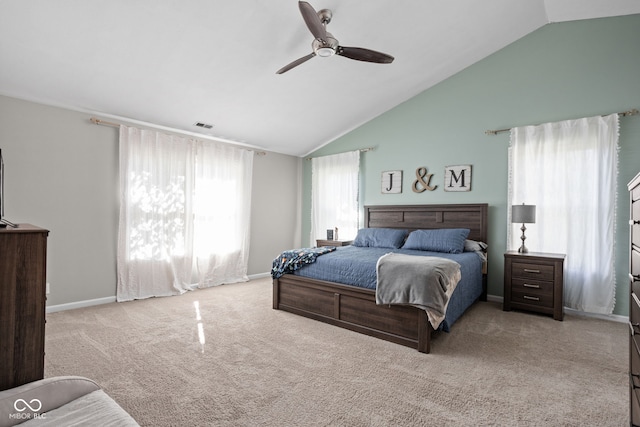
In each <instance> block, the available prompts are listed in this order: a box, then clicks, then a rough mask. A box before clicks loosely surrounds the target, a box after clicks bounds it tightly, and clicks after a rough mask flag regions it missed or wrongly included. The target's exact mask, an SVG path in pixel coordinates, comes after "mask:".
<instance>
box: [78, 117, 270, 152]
mask: <svg viewBox="0 0 640 427" xmlns="http://www.w3.org/2000/svg"><path fill="white" fill-rule="evenodd" d="M89 121H90V122H91V123H93V124H96V125H102V126H112V127H116V128H119V127H120V123H115V122H108V121H106V120H102V119H99V118H97V117H91V118H90V119H89ZM242 149H243V150H247V151H253V152H254V153H256V154H257V155H258V156H266V155H267V152H266V151H257V150H252V149H251V148H244V147H242Z"/></svg>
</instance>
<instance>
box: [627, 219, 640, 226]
mask: <svg viewBox="0 0 640 427" xmlns="http://www.w3.org/2000/svg"><path fill="white" fill-rule="evenodd" d="M636 224H640V221H638V220H637V219H636V220H635V221H634V220H632V219H630V220H629V225H636Z"/></svg>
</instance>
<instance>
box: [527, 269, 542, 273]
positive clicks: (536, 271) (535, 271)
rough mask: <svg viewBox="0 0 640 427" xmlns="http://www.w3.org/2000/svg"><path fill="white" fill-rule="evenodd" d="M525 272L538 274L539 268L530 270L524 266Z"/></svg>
mask: <svg viewBox="0 0 640 427" xmlns="http://www.w3.org/2000/svg"><path fill="white" fill-rule="evenodd" d="M524 272H525V273H536V274H540V270H532V269H530V268H525V269H524Z"/></svg>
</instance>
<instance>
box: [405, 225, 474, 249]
mask: <svg viewBox="0 0 640 427" xmlns="http://www.w3.org/2000/svg"><path fill="white" fill-rule="evenodd" d="M467 236H469V229H468V228H442V229H437V230H416V231H412V232H411V234H409V237H407V241H406V242H405V244H404V246H402V249H417V250H420V251H432V252H446V253H450V254H460V253H462V252H463V251H464V241H465V240H467Z"/></svg>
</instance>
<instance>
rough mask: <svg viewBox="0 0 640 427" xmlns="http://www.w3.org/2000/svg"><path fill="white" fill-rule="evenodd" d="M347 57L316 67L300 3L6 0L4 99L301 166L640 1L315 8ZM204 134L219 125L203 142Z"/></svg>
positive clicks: (507, 0) (334, 4)
mask: <svg viewBox="0 0 640 427" xmlns="http://www.w3.org/2000/svg"><path fill="white" fill-rule="evenodd" d="M310 3H311V4H312V5H313V6H314V7H315V9H316V10H319V9H324V8H328V9H331V10H332V11H333V20H332V21H331V23H330V24H329V26H328V30H329V31H330V32H331V33H332V34H333V35H334V36H335V37H336V38H337V39H338V40H339V41H340V42H341V45H343V46H357V47H365V48H369V49H373V50H377V51H381V52H384V53H388V54H390V55H393V56H394V57H395V61H394V62H393V63H392V64H371V63H365V62H360V61H353V60H350V59H346V58H343V57H338V56H334V57H331V58H320V57H316V58H313V59H311V60H309V61H307V62H305V63H304V64H302V65H300V66H298V67H297V68H294V69H292V70H290V71H288V72H287V73H285V74H282V75H276V74H275V72H276V71H277V70H278V69H279V68H281V67H282V66H284V65H286V64H288V63H290V62H291V61H293V60H295V59H297V58H299V57H302V56H304V55H307V54H308V53H311V42H312V40H313V36H312V35H311V34H310V32H309V30H308V29H307V27H306V26H305V23H304V21H303V19H302V16H301V15H300V12H299V9H298V2H297V1H295V0H270V1H266V0H244V1H237V0H236V1H231V0H226V1H223V0H182V1H178V0H164V1H158V0H110V1H86V0H56V1H51V0H28V1H25V0H0V94H2V95H7V96H11V97H16V98H21V99H26V100H31V101H36V102H40V103H44V104H50V105H55V106H60V107H65V108H71V109H74V110H79V111H86V112H87V113H89V114H95V115H98V116H99V117H100V118H103V119H105V118H106V119H107V120H109V119H110V118H111V119H117V120H120V121H133V123H138V124H143V125H144V124H152V125H156V126H160V127H161V128H167V129H173V130H179V131H185V132H187V133H195V134H202V135H208V136H215V137H217V138H220V139H222V140H225V141H229V142H235V143H240V144H243V145H247V146H250V147H254V148H260V149H265V150H269V151H274V152H279V153H284V154H290V155H295V156H304V155H306V154H308V153H309V152H311V151H313V150H315V149H317V148H319V147H321V146H323V145H325V144H327V143H329V142H331V141H332V140H334V139H336V138H338V137H340V136H341V135H344V134H345V133H347V132H349V131H350V130H352V129H354V128H356V127H358V126H360V125H361V124H363V123H365V122H367V121H369V120H371V119H372V118H374V117H376V116H378V115H380V114H382V113H384V112H385V111H387V110H389V109H391V108H393V107H394V106H396V105H398V104H399V103H401V102H403V101H405V100H407V99H409V98H411V97H413V96H415V95H416V94H418V93H420V92H422V91H424V90H425V89H427V88H429V87H431V86H433V85H434V84H436V83H438V82H440V81H442V80H444V79H446V78H447V77H449V76H451V75H453V74H455V73H457V72H458V71H460V70H462V69H464V68H466V67H468V66H469V65H471V64H473V63H474V62H477V61H478V60H480V59H482V58H484V57H486V56H488V55H490V54H491V53H493V52H495V51H497V50H499V49H501V48H502V47H504V46H506V45H508V44H510V43H512V42H514V41H515V40H517V39H519V38H521V37H523V36H525V35H526V34H528V33H530V32H532V31H534V30H536V29H538V28H540V27H541V26H544V25H545V24H548V23H550V22H560V21H568V20H576V19H588V18H597V17H603V16H617V15H629V14H636V13H640V1H638V0H520V1H514V0H485V1H478V0H456V1H442V0H440V1H434V0H429V1H426V0H403V1H400V2H399V1H393V0H360V1H355V0H352V1H348V2H345V1H339V0H310ZM195 122H205V123H210V124H213V125H214V127H213V128H212V129H211V130H210V131H204V132H202V131H201V129H200V128H197V127H195V126H194V123H195Z"/></svg>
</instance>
